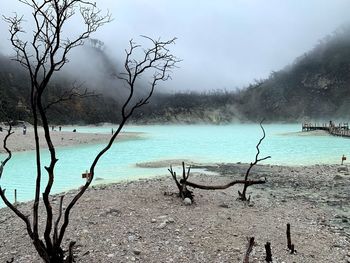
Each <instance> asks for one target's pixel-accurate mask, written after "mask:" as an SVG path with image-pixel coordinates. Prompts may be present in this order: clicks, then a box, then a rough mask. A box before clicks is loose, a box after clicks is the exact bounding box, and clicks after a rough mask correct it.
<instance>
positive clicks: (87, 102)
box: [0, 44, 121, 124]
mask: <svg viewBox="0 0 350 263" xmlns="http://www.w3.org/2000/svg"><path fill="white" fill-rule="evenodd" d="M75 56H76V57H78V58H79V63H80V64H79V63H78V64H77V63H74V62H72V63H69V64H67V65H69V66H67V67H66V69H65V70H64V71H61V72H59V74H58V75H56V76H55V78H54V79H53V80H52V82H51V84H50V85H51V88H50V89H48V92H49V93H46V94H45V101H46V103H50V102H52V101H54V100H56V99H57V98H58V97H60V96H62V94H64V93H65V92H67V91H68V90H69V89H71V88H72V86H73V85H75V86H82V88H81V92H84V90H85V89H88V91H89V92H94V94H96V96H90V97H87V98H84V99H81V98H73V99H72V100H70V101H66V102H62V103H60V104H57V105H54V106H52V107H50V109H49V110H48V115H49V118H50V119H51V120H53V123H62V124H64V123H96V122H117V121H118V120H119V119H120V114H119V113H118V111H116V110H115V108H120V106H119V105H120V103H118V100H117V99H115V98H113V97H112V96H109V93H110V91H111V90H112V88H111V87H113V88H117V87H118V85H119V83H118V81H116V80H115V78H114V77H113V75H115V74H116V73H115V70H116V69H117V66H116V65H115V64H114V63H113V62H112V60H111V59H110V58H109V57H108V56H107V54H106V53H105V52H104V50H103V47H102V46H101V44H99V45H98V46H95V45H92V44H88V45H84V46H83V47H82V48H81V51H80V53H74V54H73V59H72V60H73V61H77V59H75ZM89 67H90V68H89ZM118 92H119V93H118V94H119V95H120V93H121V92H120V90H119V91H118ZM101 94H105V96H101ZM0 105H1V106H2V108H3V109H4V110H5V114H6V115H7V116H9V117H10V118H11V119H20V120H26V121H29V122H30V121H31V118H30V115H31V114H30V107H29V106H30V80H29V76H28V73H27V72H26V71H25V70H24V69H23V67H21V66H20V65H19V63H18V62H15V61H12V60H11V59H10V58H8V57H6V56H3V55H0ZM0 119H1V120H0V121H2V120H3V119H4V117H3V114H0Z"/></svg>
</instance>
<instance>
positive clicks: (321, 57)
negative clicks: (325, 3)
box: [0, 27, 350, 123]
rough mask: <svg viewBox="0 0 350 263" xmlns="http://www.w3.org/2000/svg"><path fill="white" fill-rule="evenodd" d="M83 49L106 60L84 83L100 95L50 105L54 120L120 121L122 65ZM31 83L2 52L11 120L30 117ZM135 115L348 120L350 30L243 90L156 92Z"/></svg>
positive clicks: (139, 118)
mask: <svg viewBox="0 0 350 263" xmlns="http://www.w3.org/2000/svg"><path fill="white" fill-rule="evenodd" d="M95 44H96V43H95ZM84 48H85V51H84V52H88V53H85V56H88V57H89V58H92V57H94V60H93V61H94V63H97V64H98V65H102V66H100V67H99V68H100V71H99V72H95V74H94V75H93V76H92V77H93V78H91V76H89V77H90V79H89V81H88V83H85V84H86V85H87V87H88V88H90V89H91V90H95V92H96V94H99V96H94V97H89V98H85V99H78V98H76V99H74V100H73V101H69V102H65V103H63V104H61V105H59V106H55V107H54V108H53V109H50V115H51V117H52V119H53V120H54V122H55V123H73V122H75V123H76V122H80V123H98V122H117V121H118V120H119V117H120V113H119V109H120V105H121V102H120V101H121V100H120V97H123V95H121V96H120V93H123V92H124V93H125V90H123V89H122V88H121V87H122V85H121V83H120V82H118V81H116V78H115V75H116V74H117V72H119V69H118V65H117V64H116V63H113V62H112V60H111V59H110V58H109V56H108V54H107V53H106V52H105V51H104V49H103V48H101V46H98V47H96V45H88V46H87V47H84ZM86 54H88V55H86ZM96 61H97V62H96ZM85 64H86V63H85ZM232 74H234V72H232ZM63 75H64V76H62V77H61V78H59V79H56V80H55V83H53V84H52V85H53V86H54V88H53V89H52V94H47V100H48V101H50V99H53V98H55V96H58V95H59V94H60V93H62V90H64V89H67V87H69V85H71V83H72V82H73V80H74V78H75V76H77V75H75V74H74V72H73V73H72V72H71V73H70V74H68V73H67V74H66V73H64V74H63ZM78 75H79V74H78ZM87 75H89V74H86V73H85V74H82V75H79V76H78V77H77V79H78V80H81V81H83V78H84V76H87ZM111 76H113V77H111ZM193 81H195V80H193ZM28 84H29V82H28V79H27V77H26V74H25V72H24V70H23V69H21V68H20V67H19V66H17V64H16V63H15V62H10V61H9V59H8V58H6V57H3V56H2V57H0V94H1V103H2V105H3V108H4V109H5V110H6V112H7V114H8V115H9V116H11V117H12V118H17V119H26V120H29V121H30V117H29V116H30V115H29V114H28V111H27V107H26V105H28V102H29V100H28V99H29V89H28ZM116 89H119V90H116ZM214 89H215V87H213V90H214ZM118 101H119V102H118ZM135 113H136V114H135V115H134V117H133V121H134V122H137V123H165V122H176V123H195V122H208V123H227V122H232V121H258V120H261V119H262V118H265V119H266V120H267V121H270V122H273V121H282V122H290V121H302V120H318V119H319V120H321V119H322V120H328V119H333V118H336V119H343V120H348V119H349V116H350V27H343V28H341V29H339V30H337V31H336V32H335V33H333V34H332V35H331V36H327V37H326V38H324V39H323V40H321V41H320V42H319V43H318V44H317V45H316V46H315V48H314V49H312V50H311V51H309V52H308V53H305V54H303V55H302V56H300V57H299V58H297V59H296V60H295V61H294V62H293V63H292V64H290V65H288V66H286V67H285V68H284V69H282V70H280V71H277V72H272V73H271V74H270V76H269V77H268V78H267V79H265V80H261V81H259V82H258V83H254V84H251V85H250V86H249V87H246V88H244V89H242V90H236V91H215V92H214V91H213V92H207V93H196V92H188V93H175V94H162V93H156V94H155V95H154V96H153V98H152V99H151V102H150V103H149V104H148V105H147V106H146V107H144V108H142V109H140V110H138V111H137V112H135Z"/></svg>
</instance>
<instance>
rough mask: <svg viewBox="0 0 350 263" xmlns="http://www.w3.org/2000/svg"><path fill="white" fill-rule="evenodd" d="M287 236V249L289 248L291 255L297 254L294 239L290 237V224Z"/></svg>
mask: <svg viewBox="0 0 350 263" xmlns="http://www.w3.org/2000/svg"><path fill="white" fill-rule="evenodd" d="M286 234H287V247H288V249H289V251H290V253H291V254H294V253H295V252H296V250H295V248H294V244H293V243H292V239H291V237H290V224H289V223H288V224H287V231H286Z"/></svg>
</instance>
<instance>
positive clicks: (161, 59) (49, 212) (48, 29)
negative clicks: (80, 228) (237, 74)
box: [0, 0, 179, 263]
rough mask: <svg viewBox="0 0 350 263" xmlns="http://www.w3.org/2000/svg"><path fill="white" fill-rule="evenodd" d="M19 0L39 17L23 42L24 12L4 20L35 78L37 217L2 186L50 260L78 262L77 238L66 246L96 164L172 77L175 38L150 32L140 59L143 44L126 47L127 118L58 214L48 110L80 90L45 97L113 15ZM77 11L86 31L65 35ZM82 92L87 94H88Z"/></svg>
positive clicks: (45, 0)
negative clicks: (45, 155) (144, 79)
mask: <svg viewBox="0 0 350 263" xmlns="http://www.w3.org/2000/svg"><path fill="white" fill-rule="evenodd" d="M19 2H21V3H23V4H25V5H27V6H29V7H30V8H31V9H32V14H33V18H34V22H35V29H34V33H33V36H32V40H31V41H30V42H27V41H23V40H22V39H21V38H20V36H19V35H20V34H21V33H24V30H23V29H22V22H23V17H19V16H18V15H17V14H16V15H15V16H14V17H5V18H4V19H5V20H6V21H7V22H8V23H9V25H10V30H9V31H10V34H11V43H12V45H13V47H14V50H15V52H16V57H15V60H16V61H18V62H19V63H20V64H21V65H22V66H23V67H24V68H25V69H26V70H27V71H28V74H29V77H30V85H31V93H30V95H31V96H30V107H31V113H32V115H33V116H32V117H33V127H34V136H35V156H36V182H35V183H36V187H35V196H34V204H33V209H32V218H29V216H26V215H24V214H23V213H22V212H21V211H20V210H19V209H18V208H16V207H15V206H14V205H12V204H11V203H10V202H9V200H8V199H7V197H6V195H5V189H2V187H0V196H1V198H2V200H3V201H4V203H5V204H6V205H7V206H8V207H9V208H10V209H11V210H12V211H13V212H14V213H15V214H16V215H17V216H18V217H19V218H21V219H22V220H23V221H24V223H25V225H26V229H27V232H28V235H29V237H30V238H31V239H32V242H33V244H34V247H35V249H36V250H37V252H38V254H39V255H40V257H41V258H42V259H43V261H44V262H50V263H52V262H73V246H74V244H75V242H73V241H72V242H70V244H69V245H68V255H67V253H65V252H64V251H65V250H64V249H63V246H62V243H63V240H64V236H65V233H66V229H67V226H68V224H69V220H70V212H71V210H72V208H73V207H74V205H75V204H76V203H77V201H78V200H79V199H80V198H81V196H82V195H83V194H84V192H85V191H86V189H87V188H88V187H89V186H90V184H91V182H92V180H93V178H94V174H95V167H96V165H97V163H98V161H99V160H100V158H101V157H102V156H103V154H104V153H106V152H107V151H108V150H109V149H110V147H111V146H112V144H113V142H114V141H115V139H116V137H117V136H118V135H119V133H120V131H121V130H122V128H123V126H124V125H125V123H126V121H127V120H128V119H129V117H130V116H131V115H132V113H133V112H134V110H135V109H137V108H139V107H141V106H142V105H145V104H146V103H148V101H149V99H150V97H151V96H152V94H153V92H154V88H155V87H156V85H157V83H158V82H159V81H165V80H167V79H169V78H170V73H171V70H172V69H173V68H174V67H175V65H176V63H177V62H179V60H178V59H177V58H176V57H174V56H173V55H172V54H170V52H169V50H168V46H169V45H171V44H174V42H175V39H172V40H169V41H165V42H163V41H160V40H157V41H156V40H153V39H151V38H148V37H145V38H146V39H148V40H150V41H151V43H152V47H151V48H148V49H144V50H143V52H144V56H143V57H142V58H141V59H140V60H137V58H135V57H134V56H135V54H134V51H135V50H139V49H140V48H141V47H140V46H139V45H136V44H135V43H134V42H132V41H130V47H129V49H127V50H126V60H125V72H124V73H122V75H121V76H120V78H121V79H123V80H124V81H125V83H126V84H127V86H128V88H129V93H128V94H129V95H128V97H127V99H126V101H125V103H124V105H123V107H122V121H121V122H120V124H119V126H118V128H117V130H116V132H115V133H114V134H113V135H112V136H111V138H110V141H109V142H108V144H107V145H106V146H105V147H104V148H103V149H102V150H101V151H100V152H99V153H98V154H97V155H96V158H95V159H94V161H93V162H92V164H91V166H90V170H89V176H88V179H87V181H86V183H85V184H84V185H83V186H82V187H81V188H80V190H79V191H78V193H77V194H76V195H75V196H74V197H73V198H72V200H70V201H68V202H67V204H66V205H65V207H66V208H65V209H63V207H64V206H63V202H64V196H62V197H61V198H60V204H59V209H58V211H57V212H56V214H54V211H53V209H52V206H51V201H50V193H51V189H52V186H53V183H54V179H55V176H56V173H55V167H56V164H57V161H58V158H57V156H56V149H55V146H54V145H53V143H52V140H51V134H50V129H49V120H48V118H47V112H46V111H47V109H48V108H49V107H50V106H52V105H54V104H56V103H59V102H61V101H65V100H67V99H69V98H70V96H71V95H72V94H73V95H72V96H78V95H77V94H76V93H75V92H76V91H75V90H70V91H71V93H72V94H65V93H64V94H63V95H62V97H61V98H58V99H57V100H54V101H52V102H49V103H48V104H47V103H46V104H45V103H44V102H43V94H44V92H45V91H47V89H48V88H49V87H50V86H49V83H50V80H51V78H52V76H53V75H54V74H55V73H56V72H57V71H59V70H61V68H62V67H63V66H64V65H65V64H66V63H67V62H68V59H67V55H68V54H69V52H70V51H71V50H72V49H73V48H75V47H77V46H80V45H82V44H83V41H84V40H85V39H87V38H88V37H89V36H90V35H91V34H92V33H93V32H95V31H96V30H97V29H98V28H99V27H101V26H102V25H104V24H105V23H107V22H109V21H110V20H111V17H110V15H109V14H106V15H102V14H101V11H100V10H99V9H97V8H96V6H95V4H93V3H91V2H89V1H85V0H41V1H39V0H19ZM77 10H79V11H80V15H81V18H82V19H83V23H84V26H85V31H83V32H82V33H81V34H79V35H78V36H77V37H75V38H74V39H69V38H65V36H64V35H63V31H64V29H65V26H66V24H67V22H68V21H69V20H70V18H72V17H73V16H74V15H75V14H76V11H77ZM149 71H151V73H152V74H153V75H151V76H152V77H151V82H150V86H149V90H148V91H147V92H146V95H145V96H144V97H142V98H138V100H137V101H136V102H135V99H134V98H135V90H136V89H137V87H138V84H137V82H138V80H139V78H140V77H141V76H142V75H143V74H144V73H145V72H149ZM148 76H149V75H148ZM85 95H86V94H85ZM82 96H84V93H83V94H82ZM39 125H41V126H42V127H43V130H44V140H45V142H46V144H47V146H48V151H49V154H50V161H49V164H48V165H46V166H44V164H43V163H42V158H41V155H42V151H43V150H42V149H40V148H39V141H40V140H41V139H43V138H40V137H39V132H38V129H39ZM10 135H11V127H10V129H9V130H8V134H7V136H6V137H5V139H4V141H3V143H4V148H5V149H6V151H7V153H8V156H7V158H6V159H5V161H3V162H2V164H1V168H2V169H3V168H4V166H5V165H6V163H7V162H8V161H9V160H10V159H11V154H12V153H11V150H10V149H8V147H7V145H6V142H7V139H8V137H9V136H10ZM42 168H45V171H46V173H47V174H48V181H47V183H46V185H44V192H43V193H42V200H43V204H44V208H43V209H44V210H43V211H41V208H40V207H39V203H40V189H41V184H42V171H43V169H42ZM39 210H40V213H39ZM39 214H40V215H43V216H44V217H46V220H45V224H44V226H43V228H44V232H43V233H41V231H39V229H41V227H39V220H38V219H39ZM42 236H43V237H42Z"/></svg>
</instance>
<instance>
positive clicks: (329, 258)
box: [0, 160, 350, 263]
mask: <svg viewBox="0 0 350 263" xmlns="http://www.w3.org/2000/svg"><path fill="white" fill-rule="evenodd" d="M165 161H166V162H168V161H169V160H163V162H165ZM180 161H181V160H180ZM154 165H155V164H154ZM157 165H158V166H159V164H157ZM148 166H151V165H150V164H149V163H148ZM196 167H199V168H205V169H208V170H210V171H214V172H216V173H217V175H207V174H205V173H202V172H199V173H198V172H196V171H195V169H194V170H193V172H192V173H191V176H190V179H189V180H191V181H194V182H198V183H204V184H208V185H213V184H220V183H225V182H227V181H229V180H232V178H233V177H234V178H239V177H240V176H242V174H244V172H245V171H246V168H247V164H227V163H225V164H203V165H202V166H200V165H197V166H196ZM339 167H340V165H313V166H303V167H294V166H278V165H257V166H255V167H254V169H253V170H252V173H251V175H252V177H251V179H256V178H261V177H266V178H267V183H266V184H264V185H257V186H254V187H253V186H252V187H250V188H248V192H249V193H251V194H252V201H251V203H250V204H249V206H248V205H246V204H245V203H243V202H241V201H238V200H236V198H237V190H240V187H239V186H237V187H236V186H235V187H232V188H229V189H227V190H223V191H221V190H220V191H204V190H199V189H193V191H194V194H195V203H194V204H192V205H191V206H185V205H184V204H183V202H182V201H181V199H179V198H178V197H177V196H176V194H175V193H176V192H177V189H176V186H175V183H174V182H173V180H172V178H171V176H170V175H169V176H166V177H158V178H153V179H139V180H136V181H125V182H120V183H113V184H108V185H97V186H94V187H91V188H89V189H88V191H87V192H86V194H85V195H84V196H83V197H82V199H81V200H80V201H79V202H78V204H77V206H76V207H75V209H73V214H72V218H71V224H70V225H69V229H68V231H67V238H69V239H70V240H76V241H77V247H76V250H75V254H76V255H77V257H78V258H77V260H78V262H133V261H139V262H188V263H189V262H198V263H199V262H208V263H209V262H241V261H242V259H243V256H244V253H245V250H246V243H247V241H246V237H250V236H255V239H256V242H257V245H256V246H255V247H254V249H253V253H252V256H251V258H252V262H263V258H264V256H265V254H264V253H265V252H264V247H263V245H264V244H265V243H266V242H267V241H269V242H271V246H272V255H273V258H274V262H282V261H284V262H286V263H292V262H306V263H307V262H325V263H326V262H347V260H349V259H350V257H349V256H348V253H350V249H349V247H350V228H349V223H348V222H350V206H349V200H350V193H348V188H347V185H349V182H350V175H349V173H348V172H345V171H344V172H339V171H338V170H339V169H338V168H339ZM345 167H347V168H349V167H348V166H345ZM174 170H176V171H178V172H179V174H181V169H180V168H178V167H174ZM191 190H192V189H191ZM75 192H76V190H70V191H69V192H67V194H66V198H65V200H70V199H71V198H72V196H73V194H74V193H75ZM52 200H53V206H54V207H56V206H58V204H59V201H58V200H59V198H58V195H54V196H53V197H52ZM31 203H32V202H27V203H20V204H19V208H20V209H21V210H24V211H26V212H28V213H29V212H30V209H31ZM0 211H1V216H0V222H1V224H0V235H2V236H5V235H6V233H14V234H12V236H10V237H9V238H8V239H6V240H5V242H4V245H3V246H2V247H0V261H1V260H2V261H6V260H10V259H11V257H14V260H15V261H14V262H37V256H36V254H35V251H34V250H33V248H32V245H31V244H30V240H29V238H28V237H27V236H26V235H23V237H24V238H23V237H22V236H20V235H16V233H18V231H22V230H24V228H25V227H24V224H23V223H22V222H21V221H20V220H18V219H17V218H15V216H14V215H13V214H12V213H11V211H9V209H7V208H3V209H0ZM42 220H43V219H42ZM286 223H290V224H291V228H292V232H291V233H292V241H293V243H294V244H295V246H296V249H297V251H298V252H297V254H295V255H290V254H289V253H288V251H286V248H285V247H286V240H285V225H286ZM6 236H8V234H7V235H6ZM67 242H68V241H66V242H65V244H67ZM213 244H215V245H214V246H213ZM14 245H16V247H15V248H14V247H13V246H14Z"/></svg>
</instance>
